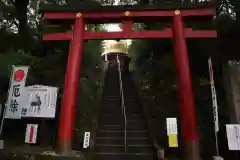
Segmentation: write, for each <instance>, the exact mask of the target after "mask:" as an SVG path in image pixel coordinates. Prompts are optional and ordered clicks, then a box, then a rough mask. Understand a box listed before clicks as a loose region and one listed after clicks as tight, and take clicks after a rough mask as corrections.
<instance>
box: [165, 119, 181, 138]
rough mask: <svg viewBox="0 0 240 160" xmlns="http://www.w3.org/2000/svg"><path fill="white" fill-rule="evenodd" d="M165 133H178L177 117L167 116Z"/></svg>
mask: <svg viewBox="0 0 240 160" xmlns="http://www.w3.org/2000/svg"><path fill="white" fill-rule="evenodd" d="M166 122H167V135H171V134H176V135H177V134H178V129H177V118H167V119H166Z"/></svg>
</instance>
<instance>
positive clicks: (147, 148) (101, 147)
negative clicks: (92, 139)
mask: <svg viewBox="0 0 240 160" xmlns="http://www.w3.org/2000/svg"><path fill="white" fill-rule="evenodd" d="M95 149H96V152H109V153H125V148H124V145H118V144H96V148H95ZM127 152H128V153H153V147H152V145H145V144H142V145H141V144H140V145H127Z"/></svg>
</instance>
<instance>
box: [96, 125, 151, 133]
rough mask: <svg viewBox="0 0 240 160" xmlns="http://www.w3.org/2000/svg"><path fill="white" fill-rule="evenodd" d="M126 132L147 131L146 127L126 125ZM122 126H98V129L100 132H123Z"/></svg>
mask: <svg viewBox="0 0 240 160" xmlns="http://www.w3.org/2000/svg"><path fill="white" fill-rule="evenodd" d="M126 127H127V130H147V126H145V125H142V124H139V125H127V126H126ZM124 128H125V126H124V124H121V125H100V126H99V127H98V129H100V130H113V131H116V130H124Z"/></svg>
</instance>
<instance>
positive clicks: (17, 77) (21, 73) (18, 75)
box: [14, 70, 24, 82]
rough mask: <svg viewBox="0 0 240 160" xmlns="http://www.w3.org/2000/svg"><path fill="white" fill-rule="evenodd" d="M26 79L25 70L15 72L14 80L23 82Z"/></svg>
mask: <svg viewBox="0 0 240 160" xmlns="http://www.w3.org/2000/svg"><path fill="white" fill-rule="evenodd" d="M23 79H24V70H17V71H16V72H15V73H14V81H17V82H21V81H22V80H23Z"/></svg>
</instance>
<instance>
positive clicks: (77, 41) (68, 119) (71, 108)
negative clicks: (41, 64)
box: [58, 13, 85, 154]
mask: <svg viewBox="0 0 240 160" xmlns="http://www.w3.org/2000/svg"><path fill="white" fill-rule="evenodd" d="M84 26H85V25H84V22H83V19H82V15H81V13H77V14H76V19H75V25H74V30H73V36H72V40H71V45H70V51H69V57H68V64H67V72H66V76H65V85H64V92H63V99H62V107H61V116H60V117H61V118H60V124H59V132H58V149H59V151H60V153H61V154H68V153H69V151H71V150H72V130H73V124H74V123H73V122H74V117H75V115H74V114H75V110H76V99H77V91H78V79H79V72H80V65H81V59H82V45H83V32H84Z"/></svg>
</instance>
